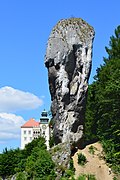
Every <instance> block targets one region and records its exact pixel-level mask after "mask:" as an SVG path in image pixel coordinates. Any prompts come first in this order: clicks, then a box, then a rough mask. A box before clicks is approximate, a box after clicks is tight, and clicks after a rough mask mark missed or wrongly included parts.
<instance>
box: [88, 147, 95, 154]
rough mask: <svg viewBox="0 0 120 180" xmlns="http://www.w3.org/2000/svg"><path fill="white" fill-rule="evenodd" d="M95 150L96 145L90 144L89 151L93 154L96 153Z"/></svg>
mask: <svg viewBox="0 0 120 180" xmlns="http://www.w3.org/2000/svg"><path fill="white" fill-rule="evenodd" d="M95 150H96V148H95V147H94V146H92V145H91V146H90V147H89V153H91V154H94V153H95Z"/></svg>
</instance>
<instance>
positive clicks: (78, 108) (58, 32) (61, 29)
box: [45, 18, 94, 147]
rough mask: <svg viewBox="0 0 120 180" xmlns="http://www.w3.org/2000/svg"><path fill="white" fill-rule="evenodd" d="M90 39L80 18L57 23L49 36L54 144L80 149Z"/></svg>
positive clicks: (88, 28) (47, 60) (90, 32)
mask: <svg viewBox="0 0 120 180" xmlns="http://www.w3.org/2000/svg"><path fill="white" fill-rule="evenodd" d="M93 39H94V29H93V28H92V27H91V26H90V25H89V24H88V23H86V22H85V21H83V20H82V19H80V18H70V19H65V20H61V21H59V22H58V24H57V25H56V26H55V27H54V28H53V30H52V32H51V34H50V37H49V40H48V44H47V51H46V56H45V65H46V67H47V68H48V79H49V88H50V93H51V100H52V105H51V111H52V115H53V119H54V123H55V125H54V137H55V143H56V144H58V143H60V142H62V143H64V142H69V143H72V144H73V143H75V145H77V146H78V147H80V146H81V143H82V139H83V132H84V116H85V102H86V95H87V89H88V79H89V75H90V70H91V59H92V42H93Z"/></svg>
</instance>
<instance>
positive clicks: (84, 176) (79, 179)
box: [77, 174, 86, 180]
mask: <svg viewBox="0 0 120 180" xmlns="http://www.w3.org/2000/svg"><path fill="white" fill-rule="evenodd" d="M77 180H86V175H85V174H82V175H80V176H79V177H78V179H77Z"/></svg>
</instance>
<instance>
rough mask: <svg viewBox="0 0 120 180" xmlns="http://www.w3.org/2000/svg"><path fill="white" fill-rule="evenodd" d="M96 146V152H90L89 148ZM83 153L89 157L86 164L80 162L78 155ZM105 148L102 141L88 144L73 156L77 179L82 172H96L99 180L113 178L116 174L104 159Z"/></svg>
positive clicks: (111, 179)
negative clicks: (82, 164) (81, 164)
mask: <svg viewBox="0 0 120 180" xmlns="http://www.w3.org/2000/svg"><path fill="white" fill-rule="evenodd" d="M91 146H93V147H94V154H92V153H90V152H89V150H90V149H89V148H90V147H91ZM79 153H82V154H84V155H85V157H86V158H87V163H86V164H85V165H84V166H80V165H79V164H78V155H77V154H79ZM102 156H103V149H102V146H101V144H100V143H98V142H97V143H93V144H90V145H87V146H86V148H84V149H82V150H78V151H77V152H76V153H75V155H74V156H73V162H74V167H75V179H76V178H77V177H78V176H79V175H81V174H94V175H95V177H96V179H97V180H113V178H114V174H113V172H112V171H111V169H110V168H109V167H108V166H107V164H106V162H105V160H104V159H103V157H102Z"/></svg>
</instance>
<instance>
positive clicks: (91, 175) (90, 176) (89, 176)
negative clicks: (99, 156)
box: [87, 174, 96, 180]
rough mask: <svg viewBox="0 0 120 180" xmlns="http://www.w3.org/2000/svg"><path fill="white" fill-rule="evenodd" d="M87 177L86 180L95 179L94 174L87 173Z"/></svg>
mask: <svg viewBox="0 0 120 180" xmlns="http://www.w3.org/2000/svg"><path fill="white" fill-rule="evenodd" d="M87 178H88V180H96V178H95V175H93V174H88V175H87Z"/></svg>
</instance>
